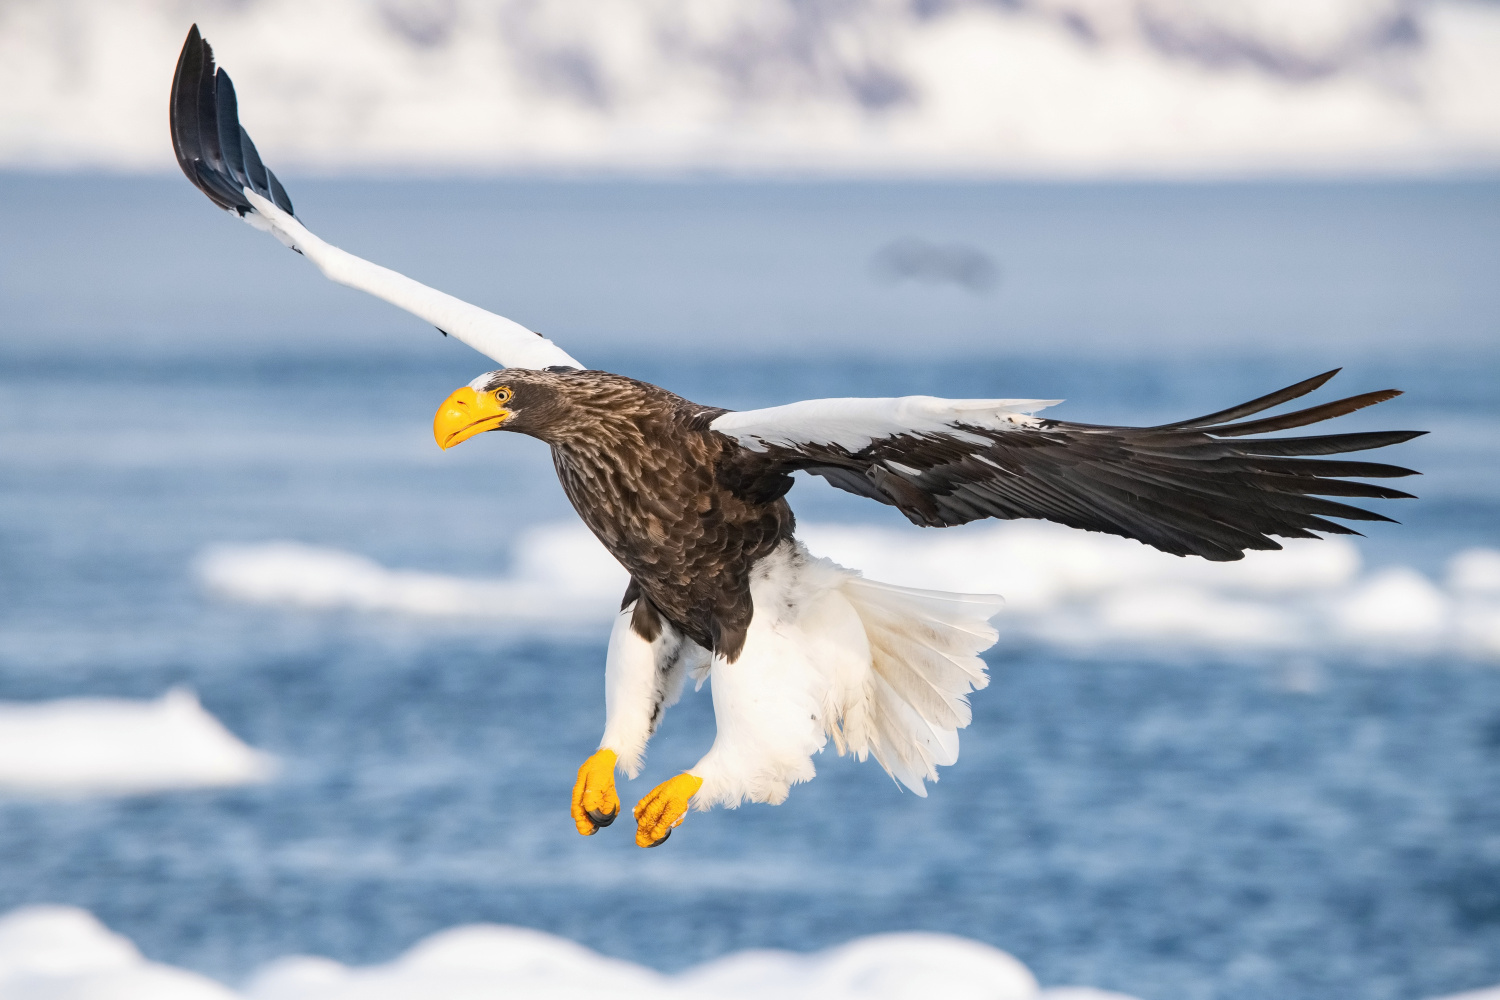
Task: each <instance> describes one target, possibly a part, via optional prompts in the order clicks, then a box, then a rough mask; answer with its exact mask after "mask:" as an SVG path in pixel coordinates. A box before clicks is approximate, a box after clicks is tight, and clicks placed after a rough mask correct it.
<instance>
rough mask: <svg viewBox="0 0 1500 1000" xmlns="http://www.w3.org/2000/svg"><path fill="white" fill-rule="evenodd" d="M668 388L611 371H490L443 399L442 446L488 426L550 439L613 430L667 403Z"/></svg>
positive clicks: (437, 432)
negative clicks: (663, 397)
mask: <svg viewBox="0 0 1500 1000" xmlns="http://www.w3.org/2000/svg"><path fill="white" fill-rule="evenodd" d="M666 395H668V394H667V393H664V392H663V390H660V389H656V388H655V387H654V386H648V385H646V384H645V383H642V382H637V381H635V380H634V379H630V378H626V377H625V376H623V375H612V374H610V373H609V372H597V371H580V370H579V369H577V368H548V369H545V370H541V371H538V370H536V369H532V368H506V369H502V370H500V371H496V372H486V373H485V374H483V375H481V376H479V377H478V378H476V379H475V380H474V381H472V382H470V383H469V384H468V385H466V386H464V387H463V388H462V389H459V390H458V391H457V392H455V393H453V395H451V396H449V397H448V398H447V399H445V400H443V405H442V406H440V407H438V411H437V415H436V416H434V417H433V419H432V435H433V437H435V438H436V439H437V443H438V447H440V448H445V449H446V448H451V447H453V446H454V445H456V444H458V443H459V442H461V441H467V440H468V439H469V438H471V437H473V436H474V435H475V434H479V433H482V432H483V431H519V432H520V433H522V434H530V435H531V436H532V437H536V438H541V439H542V440H543V441H546V442H547V443H549V444H562V443H567V442H568V441H570V440H574V439H598V438H599V437H600V436H601V435H603V436H609V430H610V427H611V425H613V424H615V423H617V422H619V421H621V420H624V421H626V422H631V421H633V420H635V419H637V418H639V417H640V415H641V414H642V412H643V411H646V410H656V409H660V408H662V401H661V400H659V399H657V398H656V397H657V396H666Z"/></svg>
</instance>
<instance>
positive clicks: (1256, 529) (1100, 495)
mask: <svg viewBox="0 0 1500 1000" xmlns="http://www.w3.org/2000/svg"><path fill="white" fill-rule="evenodd" d="M1335 374H1337V369H1335V370H1334V371H1331V372H1327V373H1325V374H1323V375H1319V376H1317V377H1316V378H1310V379H1308V380H1307V381H1305V382H1299V383H1297V384H1296V385H1293V386H1289V387H1287V388H1285V389H1282V390H1280V391H1279V392H1273V393H1271V394H1270V395H1267V396H1262V397H1260V398H1259V399H1254V400H1251V401H1250V402H1248V403H1244V404H1241V405H1240V406H1236V407H1232V408H1231V409H1228V410H1223V411H1220V412H1218V413H1211V414H1209V415H1207V416H1204V417H1198V418H1196V419H1193V420H1184V421H1180V422H1178V423H1175V424H1164V425H1162V426H1159V427H1103V426H1095V425H1092V424H1072V423H1064V422H1062V421H1058V420H1045V419H1042V418H1039V417H1036V416H1033V415H1032V411H1034V410H1037V409H1041V408H1043V407H1045V406H1049V405H1051V401H1042V400H944V399H935V398H933V397H930V396H908V397H903V398H899V399H819V400H808V401H806V402H802V403H792V404H790V405H788V406H775V407H771V408H769V409H764V410H748V411H743V412H729V413H723V414H721V415H719V416H717V417H716V418H715V419H714V420H713V421H712V422H711V423H710V424H709V426H710V427H711V428H712V429H713V430H716V431H719V432H721V433H723V434H726V435H728V436H729V437H731V438H733V439H734V440H735V441H737V442H738V443H739V444H740V446H741V451H740V452H739V453H738V455H737V458H736V462H735V468H734V469H733V470H732V472H731V474H732V475H735V476H737V477H738V478H740V479H741V480H743V481H744V482H746V483H747V484H750V485H752V488H753V484H755V483H757V482H761V483H764V482H766V481H767V480H769V479H772V478H775V477H779V476H784V475H785V474H786V473H789V472H792V471H796V470H803V471H807V472H811V473H814V474H816V475H819V476H822V477H824V478H825V479H827V480H828V481H829V482H831V483H832V484H833V485H835V486H837V487H839V488H840V489H844V490H848V491H849V492H851V493H858V494H859V495H861V496H866V497H870V498H872V499H875V500H879V501H881V502H882V503H887V504H892V505H894V506H895V507H897V508H899V509H900V510H901V512H902V513H903V514H905V515H906V516H907V517H908V518H909V519H910V520H912V521H913V522H915V523H916V524H921V525H929V526H944V525H954V524H964V523H966V522H968V521H974V520H977V519H979V518H985V517H998V518H1018V517H1037V518H1044V519H1046V520H1049V521H1057V522H1060V523H1062V524H1066V525H1071V526H1072V527H1075V528H1085V529H1088V530H1090V531H1104V532H1108V533H1110V534H1114V535H1123V536H1125V537H1126V538H1135V539H1139V540H1140V541H1143V542H1146V543H1147V544H1149V545H1153V546H1155V547H1156V548H1158V549H1161V550H1163V551H1165V552H1171V553H1174V554H1176V555H1199V556H1203V557H1204V558H1205V559H1212V560H1216V561H1223V560H1231V559H1239V558H1240V557H1241V556H1243V555H1244V552H1245V550H1246V549H1279V548H1280V547H1281V546H1280V545H1278V544H1277V543H1276V542H1275V541H1273V540H1272V539H1271V537H1270V536H1273V535H1275V536H1279V537H1282V538H1316V537H1317V536H1316V535H1314V534H1312V532H1314V531H1323V532H1331V533H1334V534H1358V532H1356V531H1354V530H1353V529H1352V528H1349V527H1347V526H1345V525H1343V524H1340V523H1338V522H1337V521H1334V520H1330V518H1342V519H1344V520H1350V521H1389V520H1390V518H1388V517H1385V516H1383V515H1381V514H1377V513H1374V512H1373V511H1368V510H1365V509H1363V508H1360V507H1355V506H1352V505H1350V504H1346V503H1340V502H1337V501H1334V500H1327V499H1323V498H1324V497H1329V496H1339V497H1378V498H1382V499H1389V498H1397V497H1404V498H1409V497H1410V496H1411V494H1409V493H1403V492H1401V491H1400V490H1394V489H1391V488H1389V487H1386V486H1377V485H1374V484H1371V483H1362V482H1352V481H1350V480H1349V479H1346V478H1344V477H1347V476H1359V477H1369V478H1383V477H1393V476H1410V475H1415V474H1416V473H1414V472H1412V470H1410V469H1403V468H1399V467H1397V466H1393V465H1381V464H1378V463H1374V462H1353V461H1345V460H1341V459H1337V460H1328V459H1320V458H1313V457H1310V456H1319V455H1337V454H1341V453H1344V452H1352V451H1364V450H1367V449H1370V448H1382V447H1384V446H1386V445H1391V444H1398V443H1400V442H1402V441H1408V440H1410V439H1412V438H1414V437H1416V436H1418V435H1419V434H1422V433H1425V432H1423V431H1376V432H1370V433H1356V434H1330V435H1322V436H1315V437H1252V436H1251V435H1260V434H1265V433H1269V432H1272V431H1281V430H1288V429H1290V428H1293V427H1302V426H1305V425H1307V424H1313V423H1317V422H1319V421H1322V420H1327V419H1329V418H1330V417H1337V416H1341V415H1343V414H1346V413H1351V412H1353V411H1354V410H1358V409H1360V408H1362V407H1365V406H1370V405H1372V404H1374V403H1379V402H1382V401H1384V400H1387V399H1390V398H1392V397H1393V396H1398V395H1400V393H1399V392H1398V391H1397V390H1394V389H1388V390H1384V391H1381V392H1368V393H1364V394H1363V395H1359V396H1351V397H1349V398H1348V399H1341V400H1337V401H1335V402H1331V403H1324V404H1323V405H1321V406H1314V407H1311V408H1309V409H1305V410H1298V411H1296V412H1294V413H1287V414H1284V415H1282V416H1279V417H1267V418H1262V419H1259V420H1251V421H1244V420H1243V418H1245V417H1248V416H1250V415H1252V414H1255V413H1259V412H1261V411H1262V410H1267V409H1270V408H1271V407H1274V406H1277V405H1280V404H1281V403H1285V402H1287V401H1289V400H1292V399H1296V398H1297V397H1298V396H1303V395H1305V394H1307V393H1309V392H1312V391H1313V390H1314V389H1316V388H1318V387H1319V386H1321V385H1323V383H1325V382H1327V381H1328V380H1329V379H1330V378H1332V377H1333V376H1334V375H1335ZM1236 421H1241V422H1236ZM761 488H762V489H765V487H764V486H762V487H761Z"/></svg>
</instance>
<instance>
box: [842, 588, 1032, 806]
mask: <svg viewBox="0 0 1500 1000" xmlns="http://www.w3.org/2000/svg"><path fill="white" fill-rule="evenodd" d="M840 589H841V590H842V592H843V594H844V597H845V598H846V599H847V600H848V601H849V603H850V605H852V606H853V608H854V611H855V613H856V614H858V615H859V618H860V621H861V622H862V623H863V624H864V628H865V636H866V637H867V638H868V640H869V643H870V666H871V669H870V671H869V674H868V676H867V677H866V678H865V683H864V684H863V685H862V686H861V687H862V689H861V690H858V691H853V692H846V693H845V694H844V698H843V701H844V704H843V705H841V706H839V708H840V709H841V710H840V711H837V712H836V713H829V716H828V717H829V718H830V719H833V718H836V719H837V724H836V725H831V726H830V727H829V735H830V736H831V737H832V738H833V741H834V744H835V745H836V746H837V747H838V749H839V752H840V753H845V752H848V753H853V754H854V755H855V756H856V757H858V758H859V759H860V760H863V759H864V758H865V757H866V756H867V755H869V756H873V757H874V758H875V759H876V760H877V761H879V762H880V765H881V766H882V767H884V768H885V769H886V771H888V772H889V773H890V774H891V776H892V777H894V778H895V779H896V780H897V781H899V782H901V783H902V784H903V785H905V786H906V787H907V788H910V789H911V790H912V791H914V792H916V793H917V794H918V795H926V794H927V793H926V790H925V789H924V787H923V782H924V781H936V780H937V768H938V765H945V766H946V765H948V764H952V763H953V762H955V761H956V760H958V730H960V729H962V728H964V727H965V726H967V725H968V724H969V720H970V718H971V713H970V710H969V700H968V694H969V692H970V691H975V690H978V689H980V688H982V687H984V686H985V685H987V684H988V683H989V678H988V677H987V676H986V674H985V667H984V661H983V660H981V659H980V658H979V654H980V653H982V652H984V651H985V650H986V649H989V648H990V646H992V645H994V643H995V640H996V638H998V633H997V632H996V631H995V629H994V627H993V626H992V625H990V623H989V619H990V618H991V617H992V616H993V615H994V614H995V613H996V612H998V611H999V610H1000V606H1001V603H1002V600H1001V598H999V597H996V596H994V595H990V594H948V593H942V592H940V591H932V590H912V589H910V588H907V587H896V586H892V585H890V584H886V583H876V582H875V581H873V580H866V579H864V578H863V577H859V576H854V575H850V576H849V577H847V578H846V579H845V580H844V582H843V584H842V586H841V587H840Z"/></svg>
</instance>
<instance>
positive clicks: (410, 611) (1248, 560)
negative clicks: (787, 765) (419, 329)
mask: <svg viewBox="0 0 1500 1000" xmlns="http://www.w3.org/2000/svg"><path fill="white" fill-rule="evenodd" d="M800 533H801V535H802V537H803V538H804V539H805V541H806V542H807V545H808V547H809V548H810V549H811V550H812V551H813V552H814V553H816V554H818V555H821V556H826V557H828V558H831V559H833V560H834V561H835V562H838V563H840V564H842V565H846V566H851V567H855V568H857V569H859V570H861V571H863V572H864V574H865V575H866V576H868V577H869V578H871V579H874V580H884V581H889V582H893V583H901V584H903V585H907V586H915V587H926V588H931V589H936V590H953V591H964V592H970V593H996V594H1002V595H1004V597H1005V598H1006V607H1005V610H1004V611H1002V612H1001V613H1000V615H999V616H998V617H997V618H996V622H997V623H998V624H999V625H1000V627H1001V634H1002V636H1005V637H1006V638H1007V639H1009V640H1011V641H1017V640H1019V641H1033V642H1040V643H1046V644H1050V645H1056V646H1060V647H1065V648H1069V649H1077V650H1089V649H1098V648H1103V647H1109V648H1120V647H1122V646H1125V647H1130V646H1135V647H1143V648H1151V649H1157V650H1159V649H1162V648H1164V647H1172V648H1182V649H1198V650H1215V651H1221V652H1246V653H1285V652H1310V653H1315V652H1319V651H1324V650H1329V651H1339V652H1363V653H1366V654H1369V655H1387V654H1396V655H1426V654H1444V655H1459V656H1466V657H1474V658H1480V659H1496V658H1500V552H1497V551H1493V550H1489V549H1471V550H1468V551H1466V552H1461V553H1459V554H1458V555H1456V556H1455V557H1454V558H1453V559H1451V560H1450V561H1449V566H1448V572H1447V573H1446V575H1445V578H1444V579H1443V580H1442V581H1440V582H1439V581H1434V580H1432V579H1429V578H1428V577H1427V576H1426V575H1424V574H1422V573H1421V572H1419V571H1417V570H1415V569H1412V568H1410V567H1404V566H1394V567H1385V568H1381V569H1377V570H1374V571H1366V570H1365V569H1364V568H1363V567H1362V565H1361V559H1360V554H1359V549H1358V548H1357V547H1356V546H1355V545H1354V544H1353V543H1351V542H1350V541H1348V540H1347V539H1344V538H1328V539H1323V540H1317V541H1310V540H1303V541H1297V540H1293V541H1288V542H1287V543H1286V547H1285V549H1283V550H1282V551H1279V552H1251V553H1249V554H1247V555H1246V556H1245V558H1244V559H1243V560H1240V561H1238V562H1233V563H1210V562H1206V561H1204V560H1202V559H1182V558H1178V557H1176V556H1170V555H1166V554H1164V553H1161V552H1157V551H1155V550H1153V549H1150V548H1148V547H1146V546H1144V545H1141V544H1139V543H1137V542H1132V541H1129V540H1127V539H1122V538H1114V537H1112V536H1108V535H1099V534H1092V533H1087V532H1080V531H1073V530H1071V529H1068V528H1063V527H1060V526H1057V525H1050V524H1045V523H1038V522H1010V523H1003V524H995V525H982V526H973V527H967V528H962V529H951V530H948V531H944V532H930V531H922V530H920V529H910V530H900V529H892V528H879V527H855V526H843V525H826V524H824V525H819V524H812V525H805V526H803V527H802V528H801V530H800ZM513 563H514V568H513V570H512V571H511V573H510V574H509V575H507V576H505V577H500V578H488V579H481V578H472V579H465V578H462V577H456V576H446V575H441V574H435V573H421V572H414V571H410V570H392V569H387V568H385V567H383V566H381V565H379V564H378V563H376V562H374V561H372V560H369V559H366V558H365V557H363V556H358V555H353V554H350V553H347V552H341V551H338V550H335V549H323V548H314V547H311V546H305V545H300V544H296V543H291V542H273V543H268V544H264V545H239V546H220V547H217V548H214V549H210V550H209V551H207V552H205V553H204V554H203V556H202V557H201V558H200V560H199V563H198V572H199V575H200V577H201V579H202V580H203V582H204V583H205V584H207V585H208V586H209V587H210V588H211V589H212V590H214V591H215V592H217V593H218V594H220V595H223V596H225V597H229V598H233V599H236V600H242V601H249V602H255V603H279V604H287V605H294V606H301V607H308V608H321V609H335V608H346V609H354V610H363V611H381V612H397V613H401V614H406V615H412V616H443V617H455V616H456V617H475V618H489V619H496V620H501V621H505V622H509V623H512V624H515V625H521V626H538V627H544V626H552V625H560V624H588V623H599V624H603V623H605V622H607V621H608V620H609V619H610V617H611V616H612V615H613V614H614V613H615V611H616V609H617V608H618V607H619V604H618V601H619V595H620V594H621V593H622V592H623V591H624V588H625V583H626V576H625V571H624V570H623V569H621V568H620V566H619V565H618V564H617V563H616V562H615V561H614V560H613V559H612V558H610V556H609V555H608V553H606V552H605V551H604V549H603V548H602V547H601V546H600V545H599V544H598V543H597V542H596V541H595V540H594V539H593V537H592V536H590V535H589V533H588V532H587V530H586V529H585V528H583V527H582V526H581V525H579V526H572V525H554V526H548V527H544V528H539V529H535V530H533V531H531V532H530V533H528V534H526V535H524V536H523V537H522V538H521V539H520V540H519V543H518V546H517V549H516V553H515V559H514V560H513Z"/></svg>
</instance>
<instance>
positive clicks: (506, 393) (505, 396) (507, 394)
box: [495, 385, 515, 406]
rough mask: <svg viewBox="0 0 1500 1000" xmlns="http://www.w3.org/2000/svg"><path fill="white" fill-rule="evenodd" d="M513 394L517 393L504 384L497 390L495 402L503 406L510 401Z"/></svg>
mask: <svg viewBox="0 0 1500 1000" xmlns="http://www.w3.org/2000/svg"><path fill="white" fill-rule="evenodd" d="M513 395H515V393H513V392H511V391H510V390H509V389H507V388H506V387H505V386H503V385H502V386H501V387H500V388H498V389H496V390H495V402H497V403H499V404H500V405H501V406H504V405H505V404H506V403H509V402H510V399H511V397H512V396H513Z"/></svg>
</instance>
